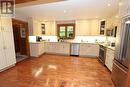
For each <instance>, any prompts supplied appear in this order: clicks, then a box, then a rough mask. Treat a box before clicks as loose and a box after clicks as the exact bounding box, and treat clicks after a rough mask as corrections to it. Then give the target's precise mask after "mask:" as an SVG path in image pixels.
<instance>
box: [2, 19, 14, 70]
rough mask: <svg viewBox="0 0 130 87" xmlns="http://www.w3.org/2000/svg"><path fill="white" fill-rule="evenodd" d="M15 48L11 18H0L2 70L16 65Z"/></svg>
mask: <svg viewBox="0 0 130 87" xmlns="http://www.w3.org/2000/svg"><path fill="white" fill-rule="evenodd" d="M15 63H16V57H15V49H14V39H13V30H12V20H11V19H10V18H0V71H2V70H4V69H6V68H9V67H11V66H12V65H15Z"/></svg>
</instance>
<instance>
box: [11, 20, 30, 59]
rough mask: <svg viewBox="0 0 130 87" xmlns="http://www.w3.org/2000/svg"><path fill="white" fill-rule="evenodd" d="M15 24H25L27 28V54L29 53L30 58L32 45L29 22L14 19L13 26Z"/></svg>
mask: <svg viewBox="0 0 130 87" xmlns="http://www.w3.org/2000/svg"><path fill="white" fill-rule="evenodd" d="M15 23H18V24H24V25H25V28H26V49H27V50H26V53H27V56H28V57H30V44H29V28H28V22H26V21H21V20H18V19H14V18H12V24H15Z"/></svg>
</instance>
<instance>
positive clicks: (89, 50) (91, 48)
mask: <svg viewBox="0 0 130 87" xmlns="http://www.w3.org/2000/svg"><path fill="white" fill-rule="evenodd" d="M79 56H86V57H98V56H99V45H98V44H91V43H81V44H80V50H79Z"/></svg>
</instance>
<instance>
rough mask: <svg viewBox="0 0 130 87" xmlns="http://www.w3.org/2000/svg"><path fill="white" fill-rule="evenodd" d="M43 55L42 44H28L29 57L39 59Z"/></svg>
mask: <svg viewBox="0 0 130 87" xmlns="http://www.w3.org/2000/svg"><path fill="white" fill-rule="evenodd" d="M44 53H45V47H44V42H36V43H30V55H31V56H32V57H39V56H41V55H42V54H44Z"/></svg>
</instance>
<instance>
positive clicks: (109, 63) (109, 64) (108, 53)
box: [105, 48, 114, 71]
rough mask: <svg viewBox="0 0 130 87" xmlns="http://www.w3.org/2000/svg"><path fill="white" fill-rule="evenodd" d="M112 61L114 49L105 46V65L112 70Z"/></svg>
mask: <svg viewBox="0 0 130 87" xmlns="http://www.w3.org/2000/svg"><path fill="white" fill-rule="evenodd" d="M113 61H114V50H112V49H109V48H107V51H106V60H105V65H106V66H107V68H108V69H109V70H110V71H112V67H113Z"/></svg>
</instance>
